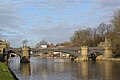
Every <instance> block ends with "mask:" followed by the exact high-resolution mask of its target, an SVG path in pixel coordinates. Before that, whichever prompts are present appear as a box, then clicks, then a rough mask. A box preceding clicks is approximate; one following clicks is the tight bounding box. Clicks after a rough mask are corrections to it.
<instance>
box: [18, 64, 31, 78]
mask: <svg viewBox="0 0 120 80" xmlns="http://www.w3.org/2000/svg"><path fill="white" fill-rule="evenodd" d="M20 71H21V74H22V75H24V76H30V75H31V68H30V63H22V64H21V65H20Z"/></svg>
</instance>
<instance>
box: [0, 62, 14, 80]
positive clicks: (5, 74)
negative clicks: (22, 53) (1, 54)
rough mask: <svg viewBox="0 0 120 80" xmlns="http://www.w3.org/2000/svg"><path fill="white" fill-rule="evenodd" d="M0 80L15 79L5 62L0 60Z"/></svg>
mask: <svg viewBox="0 0 120 80" xmlns="http://www.w3.org/2000/svg"><path fill="white" fill-rule="evenodd" d="M0 80H15V79H14V77H13V75H12V74H11V72H10V70H9V68H8V67H7V65H6V64H4V63H1V62H0Z"/></svg>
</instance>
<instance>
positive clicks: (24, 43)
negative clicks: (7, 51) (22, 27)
mask: <svg viewBox="0 0 120 80" xmlns="http://www.w3.org/2000/svg"><path fill="white" fill-rule="evenodd" d="M27 43H28V40H27V39H25V40H23V42H22V44H23V47H27Z"/></svg>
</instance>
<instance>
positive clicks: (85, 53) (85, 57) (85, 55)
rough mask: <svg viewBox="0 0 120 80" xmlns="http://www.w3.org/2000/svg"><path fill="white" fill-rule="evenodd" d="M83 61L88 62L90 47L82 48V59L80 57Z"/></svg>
mask: <svg viewBox="0 0 120 80" xmlns="http://www.w3.org/2000/svg"><path fill="white" fill-rule="evenodd" d="M79 59H80V60H82V61H87V60H88V47H87V46H81V57H79Z"/></svg>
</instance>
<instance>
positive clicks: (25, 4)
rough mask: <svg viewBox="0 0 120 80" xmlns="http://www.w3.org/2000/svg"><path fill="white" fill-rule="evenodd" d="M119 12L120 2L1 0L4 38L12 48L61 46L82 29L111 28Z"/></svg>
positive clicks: (111, 0) (99, 0)
mask: <svg viewBox="0 0 120 80" xmlns="http://www.w3.org/2000/svg"><path fill="white" fill-rule="evenodd" d="M119 8H120V0H0V36H1V38H2V39H4V40H7V41H8V42H10V45H11V46H12V47H21V46H22V41H23V40H24V39H27V40H28V46H31V47H34V46H35V45H36V44H37V43H38V42H40V41H41V40H45V41H47V42H49V43H61V42H65V41H69V40H70V37H71V36H72V35H73V34H74V31H76V30H79V29H80V28H86V27H93V28H95V27H97V26H98V25H99V24H100V23H108V24H109V22H110V20H111V19H112V17H113V15H114V12H115V11H116V10H118V9H119Z"/></svg>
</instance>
